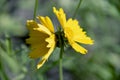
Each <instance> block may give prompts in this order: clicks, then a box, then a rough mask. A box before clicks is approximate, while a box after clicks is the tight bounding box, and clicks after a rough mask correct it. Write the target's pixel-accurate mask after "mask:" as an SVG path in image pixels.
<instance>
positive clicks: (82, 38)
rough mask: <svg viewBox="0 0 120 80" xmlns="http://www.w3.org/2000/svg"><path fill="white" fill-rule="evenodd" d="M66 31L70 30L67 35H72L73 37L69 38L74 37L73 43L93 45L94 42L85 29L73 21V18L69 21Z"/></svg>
mask: <svg viewBox="0 0 120 80" xmlns="http://www.w3.org/2000/svg"><path fill="white" fill-rule="evenodd" d="M64 30H65V32H66V30H69V31H67V32H66V34H68V33H69V34H70V33H71V34H72V36H70V35H69V36H67V37H72V38H70V39H72V40H73V41H77V42H79V43H83V44H93V40H92V39H91V38H90V37H88V36H87V35H86V32H84V31H83V29H82V28H81V27H80V26H79V24H78V21H77V20H72V19H71V18H70V19H69V20H68V21H67V23H66V25H65V27H64Z"/></svg>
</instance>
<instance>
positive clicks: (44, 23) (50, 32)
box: [26, 16, 56, 68]
mask: <svg viewBox="0 0 120 80" xmlns="http://www.w3.org/2000/svg"><path fill="white" fill-rule="evenodd" d="M37 18H38V19H39V21H40V22H41V24H40V23H37V22H35V21H34V20H28V21H27V28H28V30H29V31H30V33H29V36H30V38H28V39H27V40H26V42H27V43H28V44H31V53H30V55H29V56H30V57H31V58H33V59H36V58H39V57H42V59H41V61H40V62H39V63H38V64H37V68H40V67H41V66H42V65H43V64H44V63H45V62H46V60H47V59H48V58H49V56H50V54H51V53H52V52H53V50H54V48H55V45H56V41H55V40H56V37H55V34H54V27H53V24H52V22H51V20H50V18H49V17H42V16H38V17H37Z"/></svg>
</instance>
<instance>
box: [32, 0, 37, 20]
mask: <svg viewBox="0 0 120 80" xmlns="http://www.w3.org/2000/svg"><path fill="white" fill-rule="evenodd" d="M37 7H38V0H35V6H34V15H33V20H35V17H36V12H37Z"/></svg>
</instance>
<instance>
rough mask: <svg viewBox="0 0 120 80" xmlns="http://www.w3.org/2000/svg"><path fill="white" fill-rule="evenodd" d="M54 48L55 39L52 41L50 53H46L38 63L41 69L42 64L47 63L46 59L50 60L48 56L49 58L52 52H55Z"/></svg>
mask: <svg viewBox="0 0 120 80" xmlns="http://www.w3.org/2000/svg"><path fill="white" fill-rule="evenodd" d="M54 48H55V41H53V42H52V44H51V47H50V49H49V51H48V53H46V54H45V55H44V56H43V57H42V60H41V61H40V62H39V63H38V65H37V69H39V68H40V67H42V65H43V64H44V63H45V61H46V60H48V58H49V56H50V54H51V53H52V52H53V50H54Z"/></svg>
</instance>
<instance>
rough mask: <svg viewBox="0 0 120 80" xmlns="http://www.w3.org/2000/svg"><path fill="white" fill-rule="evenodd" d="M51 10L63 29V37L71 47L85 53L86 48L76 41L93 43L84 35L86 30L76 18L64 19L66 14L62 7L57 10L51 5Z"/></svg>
mask: <svg viewBox="0 0 120 80" xmlns="http://www.w3.org/2000/svg"><path fill="white" fill-rule="evenodd" d="M53 12H54V13H55V15H56V16H57V18H58V20H59V22H60V24H61V26H62V28H63V30H64V34H65V37H66V38H67V39H68V42H69V44H70V45H71V46H72V48H73V49H74V50H76V51H77V52H80V53H82V54H86V52H87V50H86V49H85V48H83V47H82V46H80V45H79V44H78V43H83V44H93V40H92V39H91V38H90V37H88V36H87V35H86V32H84V31H83V29H82V28H81V27H80V25H79V23H78V21H77V20H73V19H72V18H69V19H68V20H66V15H65V13H64V11H63V9H62V8H60V9H59V10H57V9H56V8H55V7H53Z"/></svg>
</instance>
